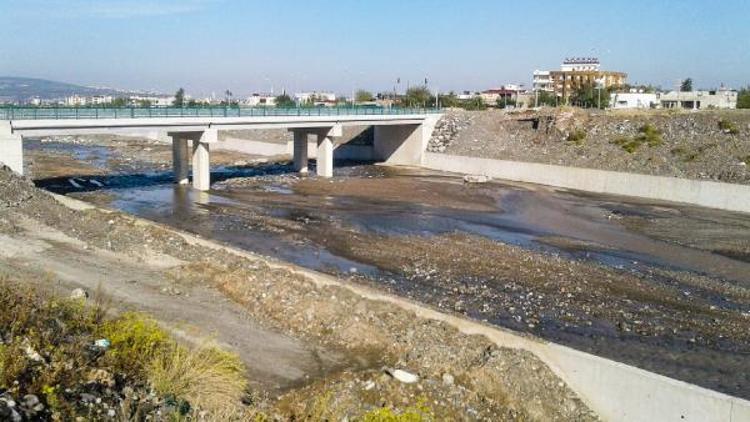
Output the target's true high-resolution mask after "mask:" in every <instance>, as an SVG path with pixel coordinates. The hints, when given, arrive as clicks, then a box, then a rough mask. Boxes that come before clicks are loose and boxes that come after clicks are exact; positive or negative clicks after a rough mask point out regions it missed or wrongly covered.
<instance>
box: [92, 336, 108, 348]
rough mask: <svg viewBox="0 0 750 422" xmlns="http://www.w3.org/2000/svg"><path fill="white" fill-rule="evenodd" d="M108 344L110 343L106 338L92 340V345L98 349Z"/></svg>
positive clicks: (106, 346)
mask: <svg viewBox="0 0 750 422" xmlns="http://www.w3.org/2000/svg"><path fill="white" fill-rule="evenodd" d="M110 344H111V343H110V342H109V340H107V339H106V338H100V339H99V340H96V341H94V346H95V347H98V348H100V349H106V348H108V347H109V345H110Z"/></svg>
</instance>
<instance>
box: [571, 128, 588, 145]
mask: <svg viewBox="0 0 750 422" xmlns="http://www.w3.org/2000/svg"><path fill="white" fill-rule="evenodd" d="M585 139H586V131H585V130H583V129H576V130H574V131H573V132H570V133H569V134H568V137H567V139H566V141H567V142H569V143H572V144H576V145H583V141H584V140H585Z"/></svg>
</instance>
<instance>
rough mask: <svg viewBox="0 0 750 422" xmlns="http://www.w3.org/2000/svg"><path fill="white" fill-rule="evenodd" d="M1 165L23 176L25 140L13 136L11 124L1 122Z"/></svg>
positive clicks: (19, 136)
mask: <svg viewBox="0 0 750 422" xmlns="http://www.w3.org/2000/svg"><path fill="white" fill-rule="evenodd" d="M0 163H2V164H5V165H6V166H8V167H10V169H11V170H13V171H15V172H16V173H18V174H21V175H23V139H22V138H21V135H15V134H13V131H12V130H11V128H10V123H9V122H0Z"/></svg>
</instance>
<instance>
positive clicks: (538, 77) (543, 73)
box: [531, 70, 554, 92]
mask: <svg viewBox="0 0 750 422" xmlns="http://www.w3.org/2000/svg"><path fill="white" fill-rule="evenodd" d="M531 87H532V89H533V90H534V91H547V92H553V91H554V88H552V80H551V79H550V78H549V70H535V71H534V76H533V79H532V84H531Z"/></svg>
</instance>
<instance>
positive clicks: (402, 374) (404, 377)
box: [386, 369, 419, 384]
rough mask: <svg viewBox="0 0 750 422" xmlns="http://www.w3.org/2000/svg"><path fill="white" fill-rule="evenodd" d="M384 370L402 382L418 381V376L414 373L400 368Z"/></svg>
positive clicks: (411, 382)
mask: <svg viewBox="0 0 750 422" xmlns="http://www.w3.org/2000/svg"><path fill="white" fill-rule="evenodd" d="M386 372H387V373H388V375H390V376H392V377H393V378H395V379H397V380H399V381H401V382H403V383H404V384H413V383H415V382H417V381H419V376H417V375H414V374H412V373H411V372H406V371H403V370H401V369H395V370H387V371H386Z"/></svg>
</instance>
